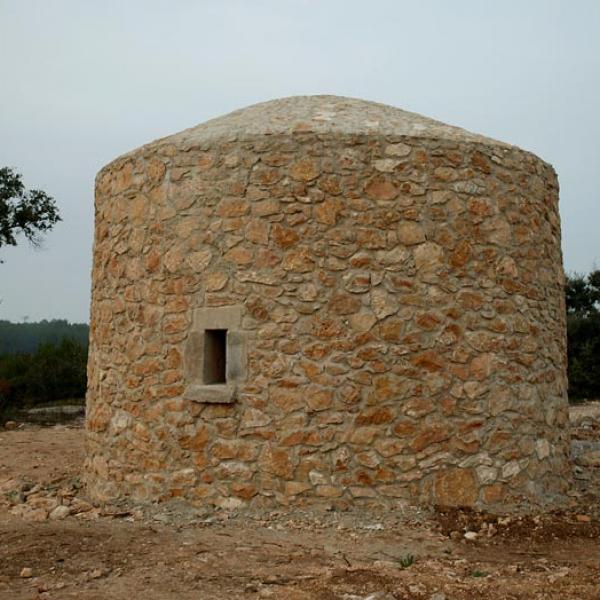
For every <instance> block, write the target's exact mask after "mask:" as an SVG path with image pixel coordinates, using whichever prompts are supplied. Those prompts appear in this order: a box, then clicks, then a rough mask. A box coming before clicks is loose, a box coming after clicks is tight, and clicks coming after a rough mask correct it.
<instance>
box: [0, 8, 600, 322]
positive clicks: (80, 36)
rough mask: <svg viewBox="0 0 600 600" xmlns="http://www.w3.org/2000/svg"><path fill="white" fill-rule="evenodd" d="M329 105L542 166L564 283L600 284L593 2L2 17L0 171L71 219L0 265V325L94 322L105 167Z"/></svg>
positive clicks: (33, 12) (599, 123)
mask: <svg viewBox="0 0 600 600" xmlns="http://www.w3.org/2000/svg"><path fill="white" fill-rule="evenodd" d="M323 93H326V94H337V95H344V96H353V97H358V98H363V99H367V100H374V101H378V102H384V103H387V104H392V105H394V106H398V107H400V108H404V109H406V110H410V111H414V112H418V113H421V114H424V115H427V116H430V117H433V118H436V119H439V120H441V121H445V122H447V123H450V124H452V125H458V126H461V127H464V128H466V129H469V130H471V131H474V132H477V133H481V134H484V135H487V136H490V137H493V138H496V139H499V140H503V141H506V142H510V143H513V144H516V145H518V146H521V147H522V148H525V149H527V150H530V151H532V152H535V153H536V154H538V155H539V156H540V157H542V158H543V159H544V160H546V161H548V162H550V163H552V164H553V165H554V167H555V169H556V170H557V172H558V175H559V179H560V185H561V215H562V225H563V253H564V261H565V267H566V269H567V270H569V271H581V272H586V271H589V270H591V269H592V268H595V267H598V268H600V191H599V183H600V168H599V167H600V146H599V144H600V117H599V114H600V1H598V0H589V1H586V0H564V1H558V0H527V1H525V0H518V1H517V0H514V1H509V0H502V1H499V0H438V1H435V0H420V1H418V2H416V1H414V0H406V1H405V0H389V1H386V0H361V1H354V0H262V1H261V0H214V1H211V0H204V1H203V0H196V1H192V0H164V1H158V0H119V1H107V0H102V1H101V2H95V1H92V0H87V1H86V0H72V1H68V0H52V1H51V2H49V1H48V0H39V1H36V0H0V166H11V167H14V168H16V169H17V170H18V171H19V172H21V173H22V174H23V177H24V181H25V184H26V185H27V186H28V187H37V188H41V189H43V190H45V191H46V192H48V193H49V194H51V195H52V196H54V197H55V198H56V200H57V202H58V205H59V207H60V211H61V215H62V217H63V222H62V223H60V224H59V225H57V226H56V227H55V229H54V230H53V231H52V232H51V233H50V234H49V235H47V236H46V238H45V242H44V246H43V249H42V250H40V251H38V250H34V249H32V248H31V247H30V246H29V245H28V244H27V243H26V242H25V241H24V240H23V241H22V243H21V244H20V245H19V246H18V247H16V248H2V249H1V250H0V259H3V260H4V261H5V262H4V264H2V265H0V298H1V299H2V303H1V304H0V319H11V320H13V321H21V320H23V319H24V318H25V317H28V318H29V320H39V319H42V318H67V319H69V320H71V321H78V322H80V321H87V320H88V315H89V297H90V270H91V255H92V239H93V188H94V177H95V174H96V172H97V171H98V170H99V169H100V168H101V167H102V166H103V165H104V164H106V163H107V162H109V161H110V160H112V159H113V158H115V157H116V156H118V155H120V154H122V153H124V152H126V151H128V150H131V149H133V148H135V147H137V146H139V145H141V144H143V143H145V142H148V141H150V140H153V139H155V138H157V137H161V136H164V135H168V134H171V133H175V132H177V131H179V130H181V129H184V128H187V127H191V126H193V125H196V124H197V123H200V122H202V121H205V120H206V119H209V118H212V117H215V116H218V115H221V114H224V113H227V112H229V111H231V110H234V109H236V108H241V107H244V106H247V105H249V104H254V103H255V102H260V101H263V100H269V99H272V98H279V97H283V96H291V95H295V94H323Z"/></svg>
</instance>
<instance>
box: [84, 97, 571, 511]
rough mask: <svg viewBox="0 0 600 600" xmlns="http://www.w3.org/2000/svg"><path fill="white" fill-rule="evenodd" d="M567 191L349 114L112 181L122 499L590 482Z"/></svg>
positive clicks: (210, 148)
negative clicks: (568, 303)
mask: <svg viewBox="0 0 600 600" xmlns="http://www.w3.org/2000/svg"><path fill="white" fill-rule="evenodd" d="M562 284H563V270H562V258H561V249H560V220H559V215H558V184H557V180H556V175H555V173H554V171H553V169H552V167H550V166H549V165H548V164H546V163H544V162H543V161H541V160H540V159H538V158H537V157H535V156H534V155H532V154H530V153H527V152H524V151H522V150H520V149H518V148H516V147H514V146H509V145H507V144H503V143H501V142H496V141H494V140H490V139H488V138H485V137H482V136H479V135H475V134H472V133H469V132H466V131H464V130H462V129H459V128H456V127H451V126H448V125H444V124H443V123H439V122H437V121H434V120H431V119H428V118H425V117H422V116H419V115H416V114H414V113H409V112H405V111H402V110H399V109H397V108H393V107H390V106H385V105H382V104H376V103H372V102H365V101H362V100H355V99H350V98H338V97H335V96H308V97H294V98H285V99H281V100H274V101H272V102H265V103H262V104H257V105H255V106H251V107H249V108H245V109H243V110H239V111H235V112H233V113H230V114H228V115H225V116H223V117H219V118H217V119H213V120H211V121H208V122H206V123H204V124H201V125H198V126H196V127H193V128H191V129H187V130H185V131H182V132H180V133H177V134H175V135H172V136H169V137H166V138H163V139H160V140H157V141H155V142H152V143H150V144H148V145H146V146H142V147H141V148H138V149H137V150H134V151H133V152H130V153H128V154H125V155H123V156H121V157H120V158H118V159H116V160H115V161H113V162H111V163H110V164H109V165H107V166H106V167H104V168H103V169H102V170H101V171H100V173H99V174H98V177H97V180H96V229H95V243H94V267H93V274H92V308H91V326H90V352H89V365H88V371H89V377H88V380H89V384H88V395H87V414H88V417H87V429H88V455H87V460H86V467H85V471H86V482H87V485H88V489H89V492H90V494H91V495H92V496H94V497H96V498H98V499H119V498H121V499H123V498H127V497H131V498H134V499H136V500H137V501H149V502H150V501H164V500H169V499H171V498H180V499H184V500H185V501H187V502H190V503H192V504H198V505H214V506H220V507H225V508H236V507H239V506H242V505H248V506H267V505H269V506H271V505H289V504H307V503H315V502H319V501H327V502H328V503H331V502H333V503H337V504H339V506H348V505H351V504H357V505H366V506H388V507H393V506H395V505H397V504H399V503H405V502H407V501H408V502H415V503H429V504H431V503H435V504H442V505H461V506H474V507H482V508H495V509H497V508H505V509H506V508H514V507H515V506H518V505H520V504H522V503H534V504H539V503H552V502H558V501H560V500H561V498H562V497H563V495H564V493H565V491H566V489H567V486H568V481H569V479H568V473H569V463H568V436H567V431H566V426H567V399H566V344H565V308H564V297H563V291H562Z"/></svg>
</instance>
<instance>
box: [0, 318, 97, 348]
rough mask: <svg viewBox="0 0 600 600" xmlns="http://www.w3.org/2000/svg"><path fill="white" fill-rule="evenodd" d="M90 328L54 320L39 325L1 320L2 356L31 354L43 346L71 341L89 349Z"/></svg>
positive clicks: (41, 322) (0, 343) (83, 324)
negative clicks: (64, 340) (65, 340)
mask: <svg viewBox="0 0 600 600" xmlns="http://www.w3.org/2000/svg"><path fill="white" fill-rule="evenodd" d="M88 334H89V326H88V325H87V323H69V322H68V321H67V320H65V319H52V320H51V321H46V320H43V321H39V322H37V323H11V322H10V321H3V320H0V355H1V354H30V353H32V352H35V351H36V350H37V349H38V347H39V346H40V345H42V344H53V345H56V344H58V343H60V342H61V341H62V340H63V339H65V338H66V339H70V340H73V341H75V342H77V343H78V344H81V345H82V346H85V347H86V348H87V345H88Z"/></svg>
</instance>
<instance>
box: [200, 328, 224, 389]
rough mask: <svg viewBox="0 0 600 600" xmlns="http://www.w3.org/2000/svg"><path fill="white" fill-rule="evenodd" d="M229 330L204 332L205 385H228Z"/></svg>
mask: <svg viewBox="0 0 600 600" xmlns="http://www.w3.org/2000/svg"><path fill="white" fill-rule="evenodd" d="M226 370H227V329H206V330H205V331H204V383H205V384H211V383H213V384H214V383H227V377H226V372H227V371H226Z"/></svg>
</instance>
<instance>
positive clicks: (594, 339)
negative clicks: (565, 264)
mask: <svg viewBox="0 0 600 600" xmlns="http://www.w3.org/2000/svg"><path fill="white" fill-rule="evenodd" d="M565 295H566V302H567V344H568V361H569V362H568V369H569V397H570V399H571V400H572V401H577V400H583V399H586V398H587V399H593V398H600V270H595V271H592V272H591V273H589V274H588V275H587V276H584V275H579V274H574V275H570V276H567V278H566V286H565Z"/></svg>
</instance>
